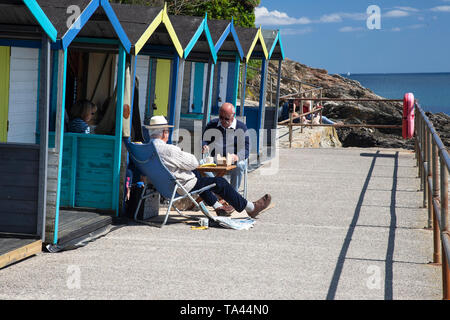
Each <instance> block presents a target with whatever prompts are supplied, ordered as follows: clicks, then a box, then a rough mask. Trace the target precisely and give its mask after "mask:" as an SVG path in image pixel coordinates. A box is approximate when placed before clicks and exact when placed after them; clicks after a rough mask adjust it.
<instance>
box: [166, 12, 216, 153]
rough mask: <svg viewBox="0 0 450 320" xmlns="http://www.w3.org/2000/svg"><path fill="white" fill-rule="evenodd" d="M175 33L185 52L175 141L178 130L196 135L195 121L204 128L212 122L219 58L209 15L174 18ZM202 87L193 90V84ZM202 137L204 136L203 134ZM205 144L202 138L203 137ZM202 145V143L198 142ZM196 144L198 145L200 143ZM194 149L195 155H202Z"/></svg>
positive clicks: (182, 61) (178, 98) (176, 115)
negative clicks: (209, 23)
mask: <svg viewBox="0 0 450 320" xmlns="http://www.w3.org/2000/svg"><path fill="white" fill-rule="evenodd" d="M170 18H171V21H172V24H173V27H174V30H175V32H176V34H177V36H178V39H179V40H180V43H181V47H182V49H183V58H182V59H181V63H180V66H179V71H178V74H179V79H178V84H179V86H180V88H179V90H177V98H176V107H175V109H174V122H173V124H174V125H175V130H174V132H175V135H174V136H175V138H174V139H177V135H178V133H177V131H178V130H177V129H179V128H183V129H186V130H188V131H190V132H193V131H194V123H195V121H201V124H202V127H203V128H204V127H205V126H206V124H207V123H208V122H209V120H210V116H211V102H212V84H213V77H214V67H215V64H216V62H217V54H216V50H215V48H214V43H213V41H212V38H211V32H210V30H209V27H208V20H207V14H205V17H204V18H201V17H191V16H170ZM192 82H196V83H198V85H196V86H194V87H195V91H193V90H192V88H194V87H192V86H191V85H190V84H191V83H192ZM200 136H201V134H200ZM199 139H200V140H201V137H199ZM197 142H199V141H197ZM197 142H195V141H194V144H195V143H197ZM197 149H198V148H197V147H195V146H194V150H193V151H194V152H198V150H197Z"/></svg>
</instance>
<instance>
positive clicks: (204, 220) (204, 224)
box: [198, 218, 209, 227]
mask: <svg viewBox="0 0 450 320" xmlns="http://www.w3.org/2000/svg"><path fill="white" fill-rule="evenodd" d="M198 224H199V225H200V227H208V226H209V219H208V218H200V220H199V221H198Z"/></svg>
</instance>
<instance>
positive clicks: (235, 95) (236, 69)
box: [232, 55, 241, 107]
mask: <svg viewBox="0 0 450 320" xmlns="http://www.w3.org/2000/svg"><path fill="white" fill-rule="evenodd" d="M240 70H241V59H240V56H239V55H236V61H235V64H234V91H233V100H232V103H233V105H234V106H235V107H236V104H237V98H238V93H239V71H240Z"/></svg>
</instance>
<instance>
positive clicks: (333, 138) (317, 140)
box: [279, 126, 342, 148]
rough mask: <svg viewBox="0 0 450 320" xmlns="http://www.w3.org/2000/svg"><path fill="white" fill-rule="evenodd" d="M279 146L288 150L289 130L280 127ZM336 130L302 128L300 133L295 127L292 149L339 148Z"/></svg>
mask: <svg viewBox="0 0 450 320" xmlns="http://www.w3.org/2000/svg"><path fill="white" fill-rule="evenodd" d="M279 130H280V140H279V143H280V144H279V146H280V147H281V148H289V146H290V143H289V129H288V127H287V126H280V127H279ZM340 147H342V143H341V142H340V141H339V137H338V135H337V132H336V129H335V128H331V127H313V128H311V127H304V128H303V132H302V133H301V129H300V127H295V128H294V130H293V135H292V148H340Z"/></svg>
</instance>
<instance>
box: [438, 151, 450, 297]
mask: <svg viewBox="0 0 450 320" xmlns="http://www.w3.org/2000/svg"><path fill="white" fill-rule="evenodd" d="M443 152H444V150H441V197H440V198H441V199H440V200H441V232H442V235H441V236H442V237H448V236H449V229H448V168H447V166H446V165H445V162H444V157H443V156H442V153H443ZM449 267H450V266H449V265H448V262H447V255H446V253H445V248H444V246H442V287H443V299H444V300H450V269H449Z"/></svg>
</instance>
